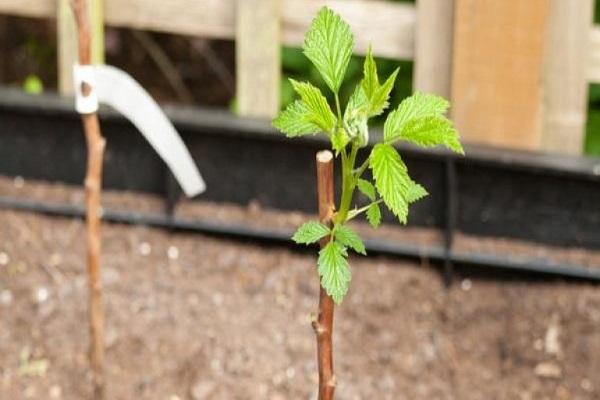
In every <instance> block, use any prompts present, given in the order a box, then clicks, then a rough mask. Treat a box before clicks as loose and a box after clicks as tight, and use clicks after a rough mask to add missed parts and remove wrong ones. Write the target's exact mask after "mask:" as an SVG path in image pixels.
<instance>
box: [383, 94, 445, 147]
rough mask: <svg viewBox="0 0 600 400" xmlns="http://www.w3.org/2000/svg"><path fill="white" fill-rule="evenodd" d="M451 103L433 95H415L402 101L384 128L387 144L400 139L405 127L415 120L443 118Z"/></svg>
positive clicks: (389, 116) (390, 115) (388, 118)
mask: <svg viewBox="0 0 600 400" xmlns="http://www.w3.org/2000/svg"><path fill="white" fill-rule="evenodd" d="M449 106H450V103H448V101H447V100H446V99H444V98H443V97H439V96H434V95H431V94H423V93H419V92H417V93H415V94H413V95H412V96H410V97H407V98H406V99H404V100H402V102H401V103H400V105H399V106H398V108H397V109H395V110H394V111H392V112H391V113H390V114H389V115H388V117H387V120H386V121H385V124H384V126H383V137H384V139H385V141H386V142H391V141H394V140H396V139H398V138H399V136H400V135H401V134H402V130H403V129H404V127H405V125H406V124H407V123H408V122H409V121H411V120H415V119H420V118H425V117H442V116H443V115H444V113H445V112H446V111H447V110H448V107H449Z"/></svg>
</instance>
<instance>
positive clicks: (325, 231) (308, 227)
mask: <svg viewBox="0 0 600 400" xmlns="http://www.w3.org/2000/svg"><path fill="white" fill-rule="evenodd" d="M329 232H330V230H329V228H328V227H327V226H326V225H324V224H322V223H320V222H317V221H309V222H306V223H304V224H303V225H302V226H301V227H300V228H298V230H297V231H296V233H294V236H292V240H293V241H294V242H296V243H298V244H311V243H316V242H318V241H319V240H321V239H323V238H324V237H325V236H327V235H329Z"/></svg>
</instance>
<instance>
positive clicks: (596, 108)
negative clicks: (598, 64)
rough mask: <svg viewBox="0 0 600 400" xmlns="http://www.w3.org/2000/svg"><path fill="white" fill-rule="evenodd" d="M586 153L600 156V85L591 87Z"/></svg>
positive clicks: (599, 8) (598, 17)
mask: <svg viewBox="0 0 600 400" xmlns="http://www.w3.org/2000/svg"><path fill="white" fill-rule="evenodd" d="M594 23H595V24H599V23H600V0H596V10H595V12H594ZM585 152H586V153H587V154H589V155H593V156H600V85H599V84H591V85H590V95H589V108H588V119H587V125H586V135H585Z"/></svg>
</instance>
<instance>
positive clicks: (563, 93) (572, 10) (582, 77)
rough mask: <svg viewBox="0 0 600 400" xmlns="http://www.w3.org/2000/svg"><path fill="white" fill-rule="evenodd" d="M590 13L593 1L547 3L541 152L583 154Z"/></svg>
mask: <svg viewBox="0 0 600 400" xmlns="http://www.w3.org/2000/svg"><path fill="white" fill-rule="evenodd" d="M593 9H594V2H593V0H550V12H549V16H548V25H547V30H546V47H545V59H544V80H543V84H544V116H543V131H542V149H543V150H545V151H549V152H556V153H568V154H581V153H582V151H583V142H584V138H585V123H586V116H587V99H588V85H587V73H588V66H589V63H588V61H589V58H590V57H589V49H590V46H589V44H590V33H591V31H592V16H593Z"/></svg>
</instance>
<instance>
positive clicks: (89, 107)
mask: <svg viewBox="0 0 600 400" xmlns="http://www.w3.org/2000/svg"><path fill="white" fill-rule="evenodd" d="M73 81H74V84H75V87H74V89H75V109H76V110H77V112H78V113H79V114H91V113H94V112H96V111H98V96H97V95H96V78H95V74H94V66H93V65H78V64H77V65H75V66H74V67H73ZM84 84H85V85H86V86H87V87H86V91H87V93H86V94H84V93H83V86H84Z"/></svg>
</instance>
